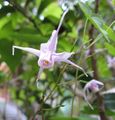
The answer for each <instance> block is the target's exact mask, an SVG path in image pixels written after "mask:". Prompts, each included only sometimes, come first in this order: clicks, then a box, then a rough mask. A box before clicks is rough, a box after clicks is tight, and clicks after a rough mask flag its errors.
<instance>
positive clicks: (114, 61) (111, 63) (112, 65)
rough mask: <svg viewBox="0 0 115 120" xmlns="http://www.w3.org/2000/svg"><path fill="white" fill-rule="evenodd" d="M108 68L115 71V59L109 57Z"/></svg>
mask: <svg viewBox="0 0 115 120" xmlns="http://www.w3.org/2000/svg"><path fill="white" fill-rule="evenodd" d="M107 62H108V67H109V68H113V69H115V57H113V58H112V57H111V56H107Z"/></svg>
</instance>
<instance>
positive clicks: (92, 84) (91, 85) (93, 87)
mask: <svg viewBox="0 0 115 120" xmlns="http://www.w3.org/2000/svg"><path fill="white" fill-rule="evenodd" d="M103 86H104V84H103V83H102V82H100V81H97V80H95V79H93V80H91V81H89V82H88V83H87V84H86V85H85V87H84V98H85V100H86V101H87V103H88V104H89V106H90V107H91V109H93V107H92V106H91V104H90V103H89V101H88V98H87V97H88V95H89V93H90V92H92V93H93V94H95V93H97V92H99V91H100V90H101V89H102V88H103Z"/></svg>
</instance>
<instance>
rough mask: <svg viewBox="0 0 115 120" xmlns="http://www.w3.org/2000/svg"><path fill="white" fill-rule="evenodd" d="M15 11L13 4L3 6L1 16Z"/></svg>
mask: <svg viewBox="0 0 115 120" xmlns="http://www.w3.org/2000/svg"><path fill="white" fill-rule="evenodd" d="M12 12H15V10H14V8H13V7H11V6H3V7H2V8H1V9H0V18H2V17H4V16H5V15H7V14H8V13H12Z"/></svg>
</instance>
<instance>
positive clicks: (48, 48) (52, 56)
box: [12, 9, 87, 79]
mask: <svg viewBox="0 0 115 120" xmlns="http://www.w3.org/2000/svg"><path fill="white" fill-rule="evenodd" d="M67 12H68V9H67V10H66V11H65V12H64V13H63V15H62V18H61V20H60V23H59V26H58V28H57V30H53V32H52V35H51V37H50V39H49V40H48V42H47V43H42V44H41V45H40V50H36V49H34V48H29V47H20V46H13V47H12V54H13V55H14V49H20V50H24V51H27V52H30V53H32V54H34V55H36V56H37V57H39V59H38V65H39V66H40V69H39V72H38V79H39V77H40V74H41V73H42V71H43V70H44V69H47V68H51V67H53V66H54V64H55V63H56V62H66V63H68V64H71V65H73V66H75V67H77V68H79V69H81V70H82V71H83V72H84V73H85V71H84V69H83V68H82V67H80V66H78V65H76V64H75V63H73V62H72V61H70V60H69V59H68V58H70V57H71V55H72V54H73V52H62V53H56V48H57V40H58V32H59V29H60V27H61V24H62V22H63V19H64V16H65V15H66V13H67ZM85 75H87V74H86V73H85Z"/></svg>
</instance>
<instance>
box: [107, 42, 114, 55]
mask: <svg viewBox="0 0 115 120" xmlns="http://www.w3.org/2000/svg"><path fill="white" fill-rule="evenodd" d="M113 46H115V45H113V44H108V43H105V47H106V48H107V51H108V53H109V54H111V55H113V56H115V47H113Z"/></svg>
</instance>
